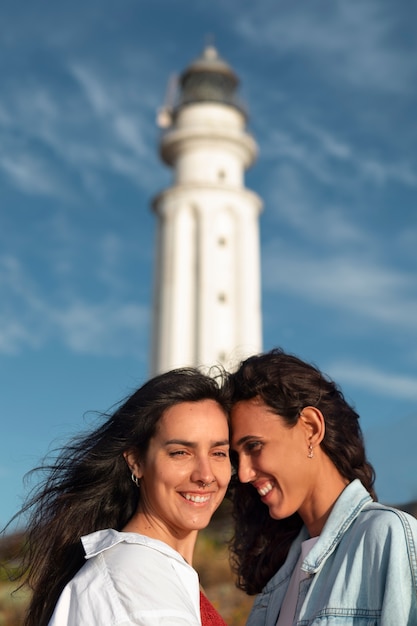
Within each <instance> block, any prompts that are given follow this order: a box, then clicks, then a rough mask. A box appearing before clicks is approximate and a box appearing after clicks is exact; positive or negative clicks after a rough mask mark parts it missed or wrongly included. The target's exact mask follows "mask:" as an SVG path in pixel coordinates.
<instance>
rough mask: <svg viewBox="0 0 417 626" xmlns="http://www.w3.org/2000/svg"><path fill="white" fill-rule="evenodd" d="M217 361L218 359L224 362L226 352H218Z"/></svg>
mask: <svg viewBox="0 0 417 626" xmlns="http://www.w3.org/2000/svg"><path fill="white" fill-rule="evenodd" d="M219 361H220V363H224V362H225V361H226V353H225V352H219Z"/></svg>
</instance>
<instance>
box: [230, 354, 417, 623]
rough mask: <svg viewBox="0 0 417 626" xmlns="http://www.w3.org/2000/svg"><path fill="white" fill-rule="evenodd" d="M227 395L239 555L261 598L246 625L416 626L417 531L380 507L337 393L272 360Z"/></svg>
mask: <svg viewBox="0 0 417 626" xmlns="http://www.w3.org/2000/svg"><path fill="white" fill-rule="evenodd" d="M225 389H227V391H228V393H229V399H230V405H231V431H232V436H231V444H232V449H233V455H234V460H235V466H236V474H235V475H234V477H233V481H232V486H231V495H232V501H233V514H234V519H235V534H234V538H233V543H232V556H233V560H234V566H235V571H236V573H237V574H238V577H239V585H240V587H241V588H242V589H244V590H245V591H246V592H248V593H250V594H254V593H258V594H259V595H258V597H257V599H256V600H255V602H254V605H253V609H252V611H251V614H250V616H249V619H248V622H247V626H286V625H288V626H289V625H290V624H295V623H297V624H306V625H307V624H308V625H309V626H328V625H330V624H338V625H339V626H353V625H355V626H369V625H370V624H373V625H374V626H392V624H401V626H415V625H416V624H417V584H416V581H417V562H416V552H417V521H416V519H414V518H413V517H411V516H410V515H407V514H406V513H404V512H403V511H399V510H397V509H394V508H391V507H386V506H383V505H381V504H379V503H378V502H376V495H375V492H374V489H373V483H374V470H373V468H372V466H371V465H370V463H369V462H368V460H367V458H366V454H365V448H364V444H363V438H362V432H361V428H360V426H359V421H358V420H359V415H358V414H357V413H356V411H355V410H354V409H353V408H352V407H351V406H350V405H349V404H348V403H347V402H346V400H345V398H344V396H343V393H342V391H341V390H340V389H339V387H338V386H337V385H336V383H334V382H333V381H332V380H330V379H328V378H327V377H326V376H325V375H323V374H322V373H321V372H320V371H319V370H318V369H317V368H315V367H314V366H312V365H310V364H308V363H305V362H303V361H302V360H301V359H298V358H297V357H295V356H293V355H291V354H285V353H284V352H283V351H282V350H272V351H271V352H268V353H265V354H261V355H258V356H252V357H250V358H248V359H247V360H246V361H243V362H242V363H241V364H240V366H239V368H238V369H237V371H236V372H234V373H232V374H230V376H229V377H228V378H227V380H226V384H225ZM364 572H366V573H365V574H364ZM399 590H401V593H399Z"/></svg>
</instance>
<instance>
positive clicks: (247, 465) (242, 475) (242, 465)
mask: <svg viewBox="0 0 417 626" xmlns="http://www.w3.org/2000/svg"><path fill="white" fill-rule="evenodd" d="M237 475H238V476H239V480H240V482H241V483H251V482H253V481H254V480H255V478H256V471H255V470H254V468H253V465H252V460H251V457H250V456H248V455H245V454H240V455H239V465H238V470H237Z"/></svg>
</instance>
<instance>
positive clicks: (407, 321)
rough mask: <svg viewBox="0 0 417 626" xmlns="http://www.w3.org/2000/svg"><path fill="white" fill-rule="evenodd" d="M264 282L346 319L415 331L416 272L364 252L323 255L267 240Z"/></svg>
mask: <svg viewBox="0 0 417 626" xmlns="http://www.w3.org/2000/svg"><path fill="white" fill-rule="evenodd" d="M263 280H264V285H265V288H266V289H268V290H271V291H280V292H282V293H290V294H292V295H296V296H297V297H299V298H302V299H303V300H305V301H307V302H311V303H314V304H315V305H316V306H319V307H326V308H330V309H332V310H333V311H338V313H339V314H340V315H341V316H342V317H343V316H345V317H346V319H349V316H351V315H352V314H354V315H355V316H358V318H359V319H362V320H363V322H365V321H368V323H372V324H375V323H377V324H378V325H380V326H381V325H382V326H386V327H387V328H389V327H392V326H395V327H397V328H398V329H401V331H404V332H407V331H413V332H414V333H415V332H416V331H417V293H416V287H415V276H414V274H411V273H407V272H400V271H396V270H395V269H393V268H391V267H386V266H384V265H383V264H381V263H376V262H375V261H373V260H372V259H370V258H369V257H367V256H366V255H364V254H359V253H357V254H354V253H353V252H352V254H351V255H346V254H337V253H333V254H331V253H329V251H327V252H324V250H323V253H322V254H321V255H317V253H316V251H315V252H314V253H312V252H309V251H308V250H305V249H304V248H303V247H302V246H296V247H294V246H290V245H288V244H287V243H286V242H285V241H283V240H276V239H275V240H274V241H270V242H269V243H268V245H267V246H266V248H265V251H264V256H263Z"/></svg>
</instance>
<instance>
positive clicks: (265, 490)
mask: <svg viewBox="0 0 417 626" xmlns="http://www.w3.org/2000/svg"><path fill="white" fill-rule="evenodd" d="M271 490H272V483H268V484H266V485H265V486H264V487H261V489H258V490H257V491H258V493H259V495H260V496H266V494H267V493H269V492H270V491H271Z"/></svg>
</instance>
